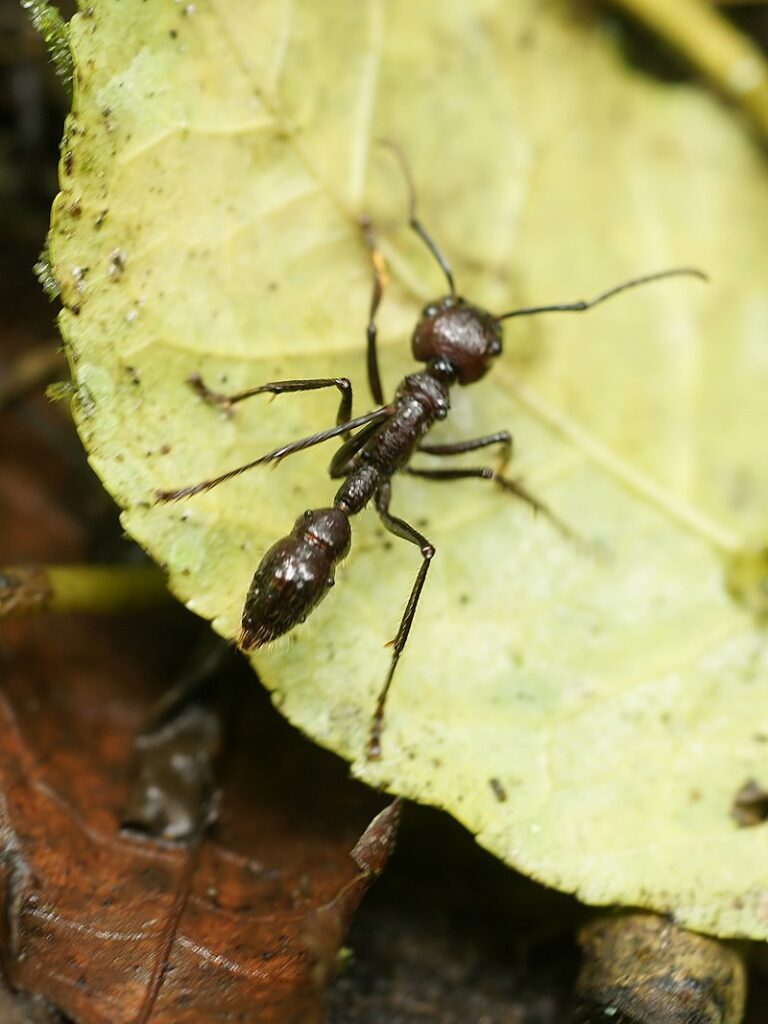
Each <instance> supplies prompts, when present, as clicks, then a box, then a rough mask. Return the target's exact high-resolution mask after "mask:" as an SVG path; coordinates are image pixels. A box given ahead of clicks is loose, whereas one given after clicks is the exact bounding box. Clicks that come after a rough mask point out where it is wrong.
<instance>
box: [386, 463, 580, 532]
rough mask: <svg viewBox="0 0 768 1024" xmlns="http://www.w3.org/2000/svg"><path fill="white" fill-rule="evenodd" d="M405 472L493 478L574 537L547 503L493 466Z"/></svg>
mask: <svg viewBox="0 0 768 1024" xmlns="http://www.w3.org/2000/svg"><path fill="white" fill-rule="evenodd" d="M403 472H404V473H408V474H409V475H410V476H420V477H424V479H426V480H467V479H470V478H474V479H480V480H492V481H493V482H494V483H495V484H497V485H498V486H499V487H501V489H502V490H504V491H508V492H509V493H510V494H514V495H515V496H516V497H518V498H520V499H521V500H522V501H524V502H525V503H526V504H528V505H530V506H531V508H532V509H533V510H534V512H540V513H541V514H542V515H544V516H546V517H547V519H549V521H550V522H551V523H552V525H553V526H555V527H556V528H557V529H558V530H559V531H560V533H562V534H563V536H565V537H568V538H569V539H570V540H573V539H574V532H573V530H572V529H571V528H570V526H568V525H567V524H566V523H564V522H563V520H562V519H560V518H559V517H558V516H557V515H555V513H554V512H553V511H552V509H551V508H550V507H549V505H545V504H544V502H543V501H541V500H540V499H539V498H537V497H536V495H535V494H531V492H530V491H529V490H528V489H527V488H526V487H524V486H523V485H522V483H521V482H520V481H519V480H510V479H509V477H506V476H504V475H503V474H502V473H499V472H498V471H497V470H495V469H492V468H491V466H480V467H467V468H465V469H418V468H416V467H413V466H406V467H405V469H404V470H403Z"/></svg>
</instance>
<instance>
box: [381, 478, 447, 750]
mask: <svg viewBox="0 0 768 1024" xmlns="http://www.w3.org/2000/svg"><path fill="white" fill-rule="evenodd" d="M391 497H392V485H391V484H390V482H389V481H387V482H386V483H385V484H382V486H381V487H380V488H379V490H378V492H377V494H376V511H377V512H378V513H379V516H380V517H381V521H382V523H383V524H384V526H385V527H386V529H387V530H389V532H390V533H393V534H394V535H395V536H396V537H400V538H401V539H402V540H407V541H409V542H410V543H411V544H416V545H418V547H419V548H420V549H421V557H422V563H421V568H420V569H419V572H418V574H417V576H416V579H415V581H414V584H413V587H412V588H411V593H410V596H409V597H408V603H407V604H406V606H405V611H404V612H403V617H402V619H401V620H400V626H399V628H398V630H397V635H396V636H395V638H394V640H392V641H391V646H392V648H393V650H394V653H393V655H392V662H391V664H390V666H389V672H388V673H387V678H386V680H385V682H384V686H383V687H382V689H381V692H380V693H379V696H378V699H377V701H376V710H375V712H374V714H373V721H372V723H371V732H370V736H369V739H368V757H369V758H371V759H376V758H379V757H381V733H382V730H383V728H384V707H385V705H386V702H387V694H388V693H389V688H390V686H391V685H392V677H393V676H394V674H395V669H396V668H397V663H398V661H399V660H400V655H401V654H402V653H403V648H404V647H405V644H406V641H407V640H408V634H409V633H410V631H411V626H412V625H413V619H414V616H415V615H416V608H417V606H418V603H419V598H420V596H421V591H422V589H423V587H424V581H425V580H426V578H427V572H428V570H429V565H430V562H431V561H432V559H433V558H434V555H435V549H434V547H433V545H432V544H430V542H429V541H428V540H427V538H426V537H423V536H422V535H421V534H420V533H419V532H418V530H416V529H414V527H413V526H411V525H410V523H406V522H405V520H404V519H398V517H397V516H393V515H390V513H389V502H390V498H391Z"/></svg>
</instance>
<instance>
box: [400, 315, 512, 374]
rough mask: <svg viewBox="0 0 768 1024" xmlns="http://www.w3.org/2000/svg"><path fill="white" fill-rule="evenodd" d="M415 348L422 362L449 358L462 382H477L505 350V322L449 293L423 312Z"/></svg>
mask: <svg viewBox="0 0 768 1024" xmlns="http://www.w3.org/2000/svg"><path fill="white" fill-rule="evenodd" d="M411 348H412V351H413V355H414V358H415V359H417V360H419V362H423V363H427V362H429V361H430V360H433V359H443V360H447V361H448V362H449V363H450V364H451V366H452V367H453V368H454V370H455V374H456V380H458V382H459V384H473V383H474V382H475V381H477V380H480V378H481V377H484V376H485V374H486V373H487V372H488V370H489V369H490V368H491V360H493V359H495V358H496V356H498V355H499V354H500V353H501V324H500V323H499V321H498V320H497V319H496V317H494V316H492V315H491V314H490V313H487V312H486V311H485V310H484V309H480V308H479V307H478V306H472V305H471V304H470V303H468V302H466V301H465V300H464V299H462V298H460V297H459V296H458V295H446V296H444V297H443V298H442V299H438V301H437V302H430V303H429V304H428V305H427V306H425V307H424V309H423V310H422V311H421V316H420V317H419V322H418V323H417V324H416V330H415V331H414V332H413V338H412V340H411Z"/></svg>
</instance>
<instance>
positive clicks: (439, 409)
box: [157, 145, 706, 759]
mask: <svg viewBox="0 0 768 1024" xmlns="http://www.w3.org/2000/svg"><path fill="white" fill-rule="evenodd" d="M390 148H391V149H392V150H393V151H394V153H395V155H396V156H397V158H398V160H399V162H400V165H401V168H402V171H403V175H404V178H405V183H406V187H407V191H408V199H409V225H410V227H411V228H412V229H413V230H414V231H415V232H416V234H417V235H418V236H419V238H420V239H421V240H422V241H423V242H424V244H425V245H426V246H427V248H428V249H429V251H430V252H431V253H432V255H433V257H434V258H435V260H436V261H437V263H438V264H439V265H440V268H441V270H442V272H443V274H444V275H445V279H446V281H447V283H448V294H447V295H443V296H442V298H439V299H437V300H435V301H434V302H429V303H428V304H427V305H426V306H425V307H424V308H423V310H422V311H421V315H420V316H419V320H418V322H417V324H416V327H415V329H414V332H413V337H412V339H411V348H412V351H413V355H414V358H415V359H416V360H417V361H418V362H420V363H424V364H425V366H424V369H422V370H419V371H418V372H417V373H412V374H409V375H408V376H407V377H405V378H404V379H403V380H402V381H401V382H400V385H399V386H398V388H397V390H396V391H395V395H394V398H393V400H392V401H391V402H389V403H387V404H384V391H383V388H382V385H381V375H380V373H379V360H378V352H377V348H376V334H377V332H376V314H377V312H378V308H379V304H380V303H381V299H382V295H383V294H384V290H385V287H386V284H387V271H386V265H385V263H384V258H383V255H382V253H381V251H380V250H379V249H378V247H377V244H376V240H375V237H374V235H373V231H372V229H371V225H370V222H369V221H368V219H367V218H361V226H362V229H363V232H364V235H365V239H366V242H367V244H368V247H369V249H370V254H371V262H372V265H373V295H372V298H371V305H370V310H369V317H368V327H367V332H366V333H367V369H368V385H369V388H370V391H371V395H372V396H373V400H374V402H375V403H376V406H377V408H375V409H374V410H373V411H372V412H367V413H365V414H364V415H363V416H358V417H356V418H354V419H353V418H352V384H351V382H350V380H349V378H347V377H333V378H325V377H323V378H319V379H313V380H281V381H273V382H271V383H269V384H262V385H261V386H260V387H255V388H250V389H248V390H247V391H242V392H239V393H237V394H233V395H223V394H219V393H217V392H215V391H212V390H210V389H209V388H208V387H207V386H206V385H205V384H204V383H203V381H202V379H201V378H200V376H199V375H198V374H195V375H194V376H193V377H192V378H190V381H189V383H190V384H191V385H192V387H193V388H194V389H195V390H196V391H197V393H198V394H199V395H200V396H201V397H202V398H203V399H205V400H206V401H207V402H211V403H213V404H215V405H218V406H221V407H224V408H227V409H230V408H231V407H232V406H234V405H235V404H237V403H238V402H242V401H244V400H245V399H246V398H251V397H252V396H253V395H261V394H267V393H269V394H274V395H279V394H285V393H287V392H292V391H315V390H319V389H321V388H337V389H338V390H339V392H340V394H341V400H340V403H339V408H338V413H337V416H336V426H335V427H333V428H331V429H330V430H323V431H321V432H319V433H316V434H311V435H310V436H309V437H304V438H301V439H300V440H298V441H293V442H292V443H290V444H286V445H282V446H281V447H280V448H275V449H274V450H273V451H271V452H268V453H267V454H266V455H262V456H261V457H260V458H258V459H254V460H253V462H248V463H246V465H244V466H238V467H237V468H236V469H231V470H229V471H228V472H226V473H223V474H222V475H221V476H218V477H215V478H214V479H213V480H204V481H203V482H202V483H199V484H194V485H193V486H191V487H183V488H181V489H179V490H175V491H160V492H158V494H157V500H158V501H163V502H168V501H177V500H179V499H180V498H188V497H191V496H192V495H193V494H200V493H201V492H203V491H208V490H210V489H211V488H212V487H216V486H218V484H221V483H224V481H226V480H231V479H232V478H233V477H235V476H239V474H240V473H245V472H246V471H247V470H249V469H252V468H253V467H254V466H263V465H265V464H266V463H270V462H271V463H275V464H276V463H278V462H280V461H282V459H284V458H287V456H289V455H293V454H294V453H295V452H300V451H303V450H304V449H306V448H312V447H313V446H314V445H316V444H322V442H323V441H330V440H332V439H333V438H335V437H341V438H342V439H343V444H342V445H341V447H340V448H339V450H338V451H337V452H336V454H335V455H334V457H333V459H332V460H331V464H330V467H329V473H330V476H331V478H332V479H343V481H344V482H343V483H342V485H341V486H340V487H339V489H338V491H337V492H336V496H335V497H334V499H333V505H332V507H330V508H318V509H311V510H308V511H306V512H303V513H302V514H301V515H300V516H299V518H298V519H297V520H296V522H295V523H294V526H293V529H292V530H291V532H290V534H289V535H288V536H287V537H283V538H282V539H281V540H279V541H277V543H276V544H273V545H272V547H271V548H270V549H269V550H268V551H267V552H266V554H265V555H264V557H263V558H262V560H261V562H260V564H259V566H258V568H257V569H256V572H255V574H254V576H253V580H252V582H251V586H250V589H249V591H248V596H247V597H246V600H245V607H244V609H243V618H242V628H241V631H240V636H239V638H238V644H239V646H240V647H241V648H242V650H244V651H249V650H253V649H254V648H258V647H262V646H263V645H264V644H267V643H269V642H270V641H271V640H275V639H277V637H279V636H282V635H283V634H285V633H287V632H289V631H290V630H291V629H293V627H294V626H297V625H298V624H299V623H301V622H304V620H305V619H306V618H307V616H308V615H309V614H310V612H312V610H313V609H314V608H316V607H317V605H318V604H319V603H320V601H321V600H322V599H323V598H324V597H325V595H326V594H327V593H328V591H329V590H330V589H331V587H332V586H333V584H334V573H335V569H336V566H337V565H338V563H339V562H340V561H342V559H344V558H346V556H347V554H348V553H349V549H350V544H351V529H350V517H351V516H353V515H356V514H357V513H358V512H360V511H362V509H364V508H365V507H366V505H368V503H369V502H370V501H371V500H373V501H374V502H375V505H376V511H377V512H378V514H379V517H380V519H381V521H382V523H383V525H384V527H385V528H386V529H387V530H388V531H389V532H390V533H393V534H394V535H395V536H396V537H400V538H401V539H402V540H406V541H408V542H409V543H410V544H415V545H416V546H417V547H418V548H419V550H420V552H421V559H422V561H421V567H420V568H419V571H418V573H417V575H416V579H415V581H414V583H413V586H412V587H411V592H410V595H409V597H408V601H407V603H406V606H405V610H404V612H403V615H402V618H401V620H400V626H399V628H398V630H397V633H396V635H395V638H394V640H392V641H391V647H392V659H391V662H390V666H389V671H388V673H387V676H386V679H385V680H384V685H383V686H382V688H381V690H380V692H379V695H378V698H377V701H376V709H375V711H374V714H373V718H372V721H371V727H370V733H369V738H368V757H369V758H372V759H375V758H379V757H380V756H381V736H382V730H383V725H384V709H385V705H386V701H387V695H388V693H389V689H390V686H391V684H392V679H393V677H394V674H395V669H396V668H397V663H398V661H399V660H400V656H401V654H402V653H403V649H404V648H405V645H406V642H407V640H408V635H409V633H410V631H411V626H412V625H413V620H414V617H415V615H416V609H417V607H418V604H419V598H420V597H421V592H422V590H423V588H424V583H425V582H426V579H427V573H428V572H429V566H430V564H431V562H432V559H433V557H434V555H435V547H434V545H433V544H432V543H430V541H429V540H427V538H426V537H425V536H423V534H421V533H419V531H418V530H417V529H416V528H415V527H413V526H411V524H410V523H408V522H406V521H405V520H404V519H400V518H399V517H398V516H395V515H393V514H392V513H391V512H390V510H389V506H390V500H391V497H392V477H393V476H394V475H395V474H396V473H408V474H409V475H411V476H418V477H422V478H425V479H427V480H438V481H443V480H464V479H467V478H470V477H473V478H480V479H483V480H491V481H493V482H494V483H495V484H497V485H498V486H499V487H501V488H502V489H503V490H505V491H507V492H509V493H511V494H513V495H516V496H517V497H518V498H520V499H522V500H523V501H525V502H527V503H528V504H529V505H531V506H532V507H533V508H534V510H536V511H538V512H542V513H544V514H545V515H547V516H548V517H549V518H550V519H551V520H552V522H553V523H554V524H555V525H556V526H558V527H559V528H560V529H561V530H563V531H564V532H568V531H567V528H566V527H565V526H564V524H562V523H561V522H560V521H559V520H558V519H557V518H556V517H555V516H554V515H553V513H552V512H551V511H550V509H548V508H547V507H546V506H545V505H544V504H543V503H542V502H540V501H539V500H538V499H537V498H536V497H535V496H534V495H532V494H531V493H530V492H529V491H527V490H526V489H525V488H524V487H523V486H522V484H521V483H520V482H519V481H517V480H511V479H509V478H508V477H506V476H505V475H504V469H505V467H506V465H507V463H508V461H509V458H510V454H511V450H512V436H511V434H510V433H509V431H507V430H499V431H496V433H493V434H487V435H486V436H484V437H476V438H472V439H471V440H467V441H455V442H453V443H449V444H424V443H423V438H424V437H425V435H426V434H427V433H428V432H429V430H430V429H431V428H432V427H433V426H434V424H435V423H436V422H438V421H439V420H444V419H445V417H446V416H447V415H448V411H449V409H450V407H451V405H450V389H451V387H452V386H453V385H455V384H459V385H461V386H464V385H466V384H474V383H476V382H477V381H479V380H481V379H482V378H483V377H484V376H485V374H486V373H487V372H488V370H489V369H490V368H491V365H492V363H493V360H494V359H496V358H497V357H498V356H499V355H500V354H501V351H502V327H501V324H502V321H504V320H510V319H512V318H513V317H519V316H532V315H534V314H538V313H560V312H583V311H585V310H587V309H592V308H593V307H594V306H597V305H598V304H599V303H601V302H605V300H606V299H609V298H611V297H612V296H614V295H617V294H618V293H619V292H623V291H626V290H627V289H628V288H634V287H637V286H638V285H641V284H647V283H648V282H650V281H659V280H661V279H662V278H667V277H673V276H681V275H688V276H694V277H698V278H701V279H702V280H706V275H705V274H703V273H702V272H701V271H700V270H696V269H694V268H691V267H676V268H674V269H671V270H664V271H661V272H659V273H655V274H646V275H644V276H643V277H636V278H632V279H631V280H629V281H625V282H623V283H622V284H619V285H616V286H615V287H613V288H609V289H608V290H607V291H604V292H602V293H601V294H600V295H598V296H597V297H596V298H594V299H592V300H590V301H589V302H567V303H559V304H556V305H551V306H530V307H526V308H523V309H514V310H511V311H510V312H507V313H502V314H500V315H494V314H493V313H489V312H487V311H486V310H484V309H481V308H480V307H479V306H475V305H473V304H472V303H470V302H467V301H466V299H464V298H462V297H461V296H460V295H458V294H457V292H456V286H455V284H454V279H453V273H452V271H451V268H450V266H449V264H448V261H447V260H446V259H445V257H444V256H443V254H442V252H441V251H440V249H439V248H438V246H437V244H436V243H435V241H434V240H433V239H432V237H431V236H430V235H429V234H428V232H427V231H426V229H425V228H424V226H423V224H422V223H421V221H420V220H419V218H418V217H417V215H416V193H415V189H414V185H413V180H412V178H411V174H410V171H409V168H408V165H407V163H406V161H405V158H404V156H403V154H402V153H401V152H400V150H399V149H398V148H397V147H396V146H392V145H390ZM493 445H497V446H498V447H499V449H500V462H499V469H493V468H492V467H490V466H482V467H477V468H475V467H466V468H461V469H426V468H419V467H414V466H411V465H410V462H411V458H412V457H413V455H414V453H415V452H417V451H418V452H424V453H425V454H427V455H436V456H451V455H461V454H463V453H465V452H474V451H478V450H479V449H481V448H489V447H491V446H493Z"/></svg>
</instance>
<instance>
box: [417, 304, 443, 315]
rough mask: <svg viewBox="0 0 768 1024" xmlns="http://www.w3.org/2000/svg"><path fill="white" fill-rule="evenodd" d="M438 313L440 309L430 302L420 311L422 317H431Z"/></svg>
mask: <svg viewBox="0 0 768 1024" xmlns="http://www.w3.org/2000/svg"><path fill="white" fill-rule="evenodd" d="M439 312H440V307H439V306H436V305H435V303H434V302H430V303H429V305H427V306H425V307H424V309H422V311H421V315H422V316H428V317H433V316H437V314H438V313H439Z"/></svg>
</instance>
